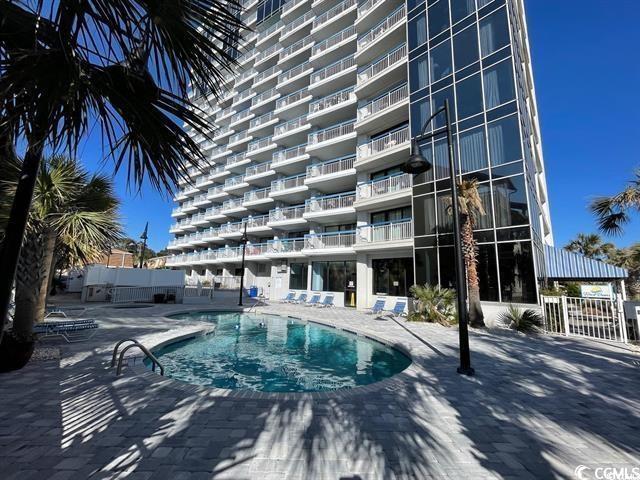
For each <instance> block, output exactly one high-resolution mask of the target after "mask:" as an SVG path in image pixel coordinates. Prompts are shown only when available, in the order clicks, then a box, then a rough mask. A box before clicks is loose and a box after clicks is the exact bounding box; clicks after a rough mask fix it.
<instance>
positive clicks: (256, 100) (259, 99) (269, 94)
mask: <svg viewBox="0 0 640 480" xmlns="http://www.w3.org/2000/svg"><path fill="white" fill-rule="evenodd" d="M279 95H280V94H279V93H278V91H277V90H276V89H275V87H274V88H271V89H269V90H267V91H266V92H262V93H261V94H260V95H256V96H255V97H253V98H252V99H251V106H252V107H255V106H256V105H258V104H260V103H263V102H267V101H270V100H273V99H275V98H276V97H277V96H279Z"/></svg>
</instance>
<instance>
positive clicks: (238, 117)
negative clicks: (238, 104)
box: [231, 108, 251, 124]
mask: <svg viewBox="0 0 640 480" xmlns="http://www.w3.org/2000/svg"><path fill="white" fill-rule="evenodd" d="M250 115H251V109H249V108H245V109H244V110H242V111H241V112H238V113H236V114H235V115H233V116H232V117H231V123H232V124H233V123H236V122H239V121H240V120H244V119H245V118H247V117H248V116H250Z"/></svg>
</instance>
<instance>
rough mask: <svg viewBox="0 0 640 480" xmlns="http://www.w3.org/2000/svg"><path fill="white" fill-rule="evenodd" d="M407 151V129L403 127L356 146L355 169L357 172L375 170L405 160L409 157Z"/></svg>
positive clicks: (408, 142)
mask: <svg viewBox="0 0 640 480" xmlns="http://www.w3.org/2000/svg"><path fill="white" fill-rule="evenodd" d="M409 150H410V137H409V127H403V128H401V129H399V130H396V131H393V132H389V133H388V134H386V135H384V136H382V137H380V138H376V139H374V140H371V141H369V142H367V143H365V144H362V145H358V150H357V159H356V163H355V167H356V168H357V169H358V170H361V169H362V170H377V169H380V168H383V167H384V166H385V165H390V164H393V163H399V162H401V161H402V160H405V159H406V158H407V157H408V156H409Z"/></svg>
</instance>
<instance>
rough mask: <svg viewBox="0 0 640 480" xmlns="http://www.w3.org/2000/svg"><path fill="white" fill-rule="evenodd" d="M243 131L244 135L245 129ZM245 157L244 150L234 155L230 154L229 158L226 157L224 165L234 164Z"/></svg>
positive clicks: (240, 161)
mask: <svg viewBox="0 0 640 480" xmlns="http://www.w3.org/2000/svg"><path fill="white" fill-rule="evenodd" d="M244 133H245V136H246V131H245V132H244ZM246 159H247V153H246V152H241V153H236V154H235V155H231V156H230V157H229V158H227V161H226V162H225V166H227V167H231V166H233V165H236V164H237V163H242V162H244V161H245V160H246Z"/></svg>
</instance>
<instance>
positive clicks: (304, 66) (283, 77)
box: [278, 61, 313, 85]
mask: <svg viewBox="0 0 640 480" xmlns="http://www.w3.org/2000/svg"><path fill="white" fill-rule="evenodd" d="M310 68H313V67H312V66H311V63H309V61H306V62H304V63H301V64H300V65H296V66H295V67H293V68H290V69H289V70H287V71H286V72H283V73H281V74H280V75H278V85H280V84H282V83H284V82H286V81H287V80H289V79H291V78H294V77H297V76H298V75H300V74H302V73H304V72H305V71H306V70H308V69H310Z"/></svg>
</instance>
